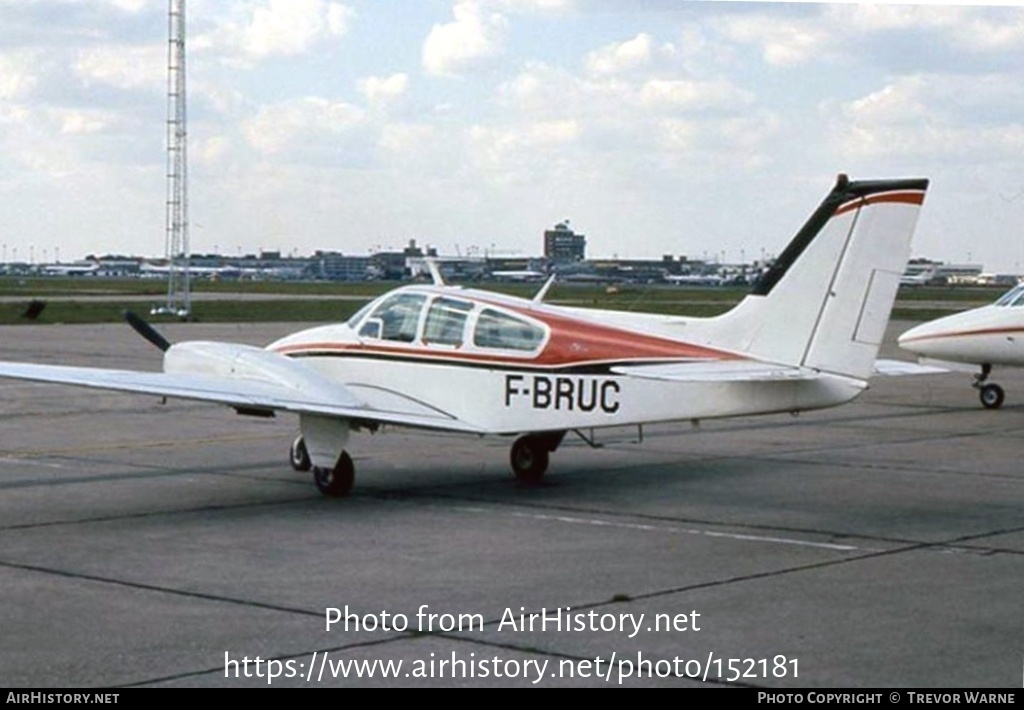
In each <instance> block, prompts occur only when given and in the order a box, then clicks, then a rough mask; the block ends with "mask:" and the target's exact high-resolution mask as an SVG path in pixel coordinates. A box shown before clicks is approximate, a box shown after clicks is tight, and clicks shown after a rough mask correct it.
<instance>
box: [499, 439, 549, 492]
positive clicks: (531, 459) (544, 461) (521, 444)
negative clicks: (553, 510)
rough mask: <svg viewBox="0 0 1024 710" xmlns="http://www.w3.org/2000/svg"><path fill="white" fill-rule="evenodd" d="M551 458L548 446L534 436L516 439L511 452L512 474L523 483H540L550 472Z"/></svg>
mask: <svg viewBox="0 0 1024 710" xmlns="http://www.w3.org/2000/svg"><path fill="white" fill-rule="evenodd" d="M550 458H551V453H550V452H549V451H548V448H547V446H545V445H544V443H543V442H542V441H540V440H539V439H537V438H536V437H533V436H522V437H520V438H518V439H516V443H514V444H512V450H511V451H510V452H509V464H510V465H511V466H512V473H513V474H514V475H515V477H516V478H517V479H519V480H520V481H522V482H523V483H539V482H540V480H541V479H542V478H544V473H545V472H546V471H547V470H548V462H549V461H550Z"/></svg>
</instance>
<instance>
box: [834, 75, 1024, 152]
mask: <svg viewBox="0 0 1024 710" xmlns="http://www.w3.org/2000/svg"><path fill="white" fill-rule="evenodd" d="M832 108H833V107H832V106H831V105H830V104H828V103H826V104H825V105H824V106H823V110H824V112H826V113H827V114H829V115H832V116H833V121H832V126H831V129H832V140H833V141H834V142H835V143H836V144H837V145H840V146H842V149H843V150H844V151H846V152H847V153H849V154H851V155H854V156H874V157H878V156H887V157H892V156H912V157H914V158H916V159H919V160H920V159H924V158H934V159H938V160H946V159H950V158H958V159H968V158H971V159H974V160H979V159H983V158H986V159H990V160H996V161H999V160H1002V159H1004V158H1005V156H1008V155H1016V156H1019V155H1020V153H1021V151H1022V150H1024V140H1022V139H1024V122H1022V121H1021V120H1020V119H1019V116H1021V115H1022V114H1024V87H1022V86H1021V85H1020V83H1019V82H1018V81H1016V80H1014V79H1012V78H1009V77H1006V76H959V75H951V74H919V75H911V76H905V77H899V78H897V79H894V80H893V81H891V82H890V83H888V84H887V85H886V86H884V87H882V88H881V89H878V90H877V91H874V92H872V93H870V94H868V95H866V96H863V97H861V98H859V99H856V100H853V101H849V102H846V103H844V104H841V105H839V106H838V111H833V110H832Z"/></svg>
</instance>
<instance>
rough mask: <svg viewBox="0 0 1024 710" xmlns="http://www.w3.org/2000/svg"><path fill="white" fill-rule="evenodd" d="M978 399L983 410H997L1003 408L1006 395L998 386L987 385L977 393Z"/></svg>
mask: <svg viewBox="0 0 1024 710" xmlns="http://www.w3.org/2000/svg"><path fill="white" fill-rule="evenodd" d="M978 397H979V398H980V399H981V406H983V407H984V408H985V409H999V408H1000V407H1001V406H1003V400H1004V399H1006V393H1005V392H1003V388H1002V387H1000V386H999V385H995V384H989V385H985V386H983V387H982V388H981V390H980V391H979V392H978Z"/></svg>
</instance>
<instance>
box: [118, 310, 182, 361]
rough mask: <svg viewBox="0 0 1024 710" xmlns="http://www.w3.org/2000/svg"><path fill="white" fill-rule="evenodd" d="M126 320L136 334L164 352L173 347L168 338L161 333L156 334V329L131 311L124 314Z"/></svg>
mask: <svg viewBox="0 0 1024 710" xmlns="http://www.w3.org/2000/svg"><path fill="white" fill-rule="evenodd" d="M124 319H125V321H126V322H127V323H128V325H130V326H131V327H132V329H133V330H134V331H135V332H136V333H138V334H139V335H141V336H142V337H143V338H145V339H146V340H148V341H149V342H151V343H153V345H155V346H157V347H158V348H160V350H162V351H163V352H167V350H168V349H169V348H170V347H171V342H170V341H169V340H168V339H167V338H165V337H164V336H162V335H160V333H158V332H156V329H155V328H153V326H151V325H150V324H149V323H147V322H146V321H144V320H142V319H141V318H139V317H138V316H137V315H135V314H134V313H132V312H131V311H125V312H124Z"/></svg>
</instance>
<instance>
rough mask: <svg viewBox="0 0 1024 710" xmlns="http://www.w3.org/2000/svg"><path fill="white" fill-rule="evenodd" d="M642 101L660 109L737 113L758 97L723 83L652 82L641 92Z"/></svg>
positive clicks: (655, 80)
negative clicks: (728, 111) (717, 110)
mask: <svg viewBox="0 0 1024 710" xmlns="http://www.w3.org/2000/svg"><path fill="white" fill-rule="evenodd" d="M640 101H641V103H643V104H644V105H646V106H648V107H651V108H656V109H657V108H661V109H682V110H703V109H714V108H721V109H726V110H730V111H735V110H738V109H742V108H745V107H746V106H749V105H750V104H752V103H753V102H754V95H753V94H752V93H751V92H749V91H745V90H742V89H739V88H737V87H735V86H733V85H732V84H730V83H729V82H727V81H722V80H719V81H692V80H687V79H651V80H650V81H648V82H646V83H645V84H644V85H643V87H642V88H641V89H640Z"/></svg>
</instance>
